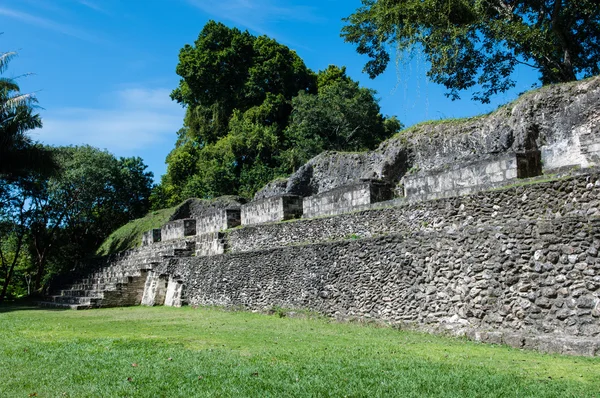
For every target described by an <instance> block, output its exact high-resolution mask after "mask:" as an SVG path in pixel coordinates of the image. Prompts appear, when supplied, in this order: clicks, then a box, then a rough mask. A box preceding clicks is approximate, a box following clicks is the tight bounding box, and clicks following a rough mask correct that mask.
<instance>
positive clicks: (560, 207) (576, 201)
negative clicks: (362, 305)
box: [226, 173, 600, 253]
mask: <svg viewBox="0 0 600 398" xmlns="http://www.w3.org/2000/svg"><path fill="white" fill-rule="evenodd" d="M599 180H600V174H598V173H590V174H584V175H579V176H574V177H568V178H563V179H558V180H556V181H551V182H538V183H535V184H531V183H532V182H535V180H533V181H530V183H529V184H528V185H522V186H515V187H509V188H504V189H498V190H494V191H488V192H478V193H476V194H473V195H469V196H463V197H454V198H444V199H439V200H431V201H426V202H407V201H402V200H397V201H391V202H383V203H382V204H381V205H386V204H387V205H388V206H390V207H387V208H380V209H373V210H368V211H356V212H352V213H346V214H340V215H338V216H336V217H327V218H316V219H306V220H305V219H302V220H296V221H293V222H286V223H278V224H265V225H255V226H247V227H244V228H240V229H234V230H231V231H227V233H226V239H227V243H228V250H229V252H230V253H239V252H245V251H251V250H263V249H268V248H273V247H279V246H288V245H300V244H308V243H319V242H327V241H332V240H340V239H358V238H368V237H374V236H381V235H388V234H400V235H402V236H406V237H410V236H411V234H414V233H416V232H419V231H424V232H429V231H447V232H452V231H453V230H455V229H457V228H459V227H465V226H469V225H489V224H494V225H496V224H498V225H501V224H503V223H504V222H506V221H511V220H531V219H533V220H544V219H555V218H561V217H565V216H583V217H600V181H599Z"/></svg>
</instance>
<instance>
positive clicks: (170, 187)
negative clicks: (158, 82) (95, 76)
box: [152, 21, 396, 208]
mask: <svg viewBox="0 0 600 398" xmlns="http://www.w3.org/2000/svg"><path fill="white" fill-rule="evenodd" d="M177 73H178V74H179V75H180V76H181V77H182V79H181V81H180V83H179V86H178V87H177V88H176V89H175V90H174V91H173V92H172V94H171V98H172V99H174V100H176V101H178V102H179V103H181V104H182V105H184V106H186V107H187V110H186V116H185V119H184V127H183V128H182V129H181V130H180V131H179V132H178V138H177V142H176V144H175V148H174V149H173V151H171V153H170V154H169V155H168V157H167V164H168V168H167V174H166V175H165V176H163V178H162V179H161V183H160V185H159V186H157V187H155V188H154V190H153V193H152V204H153V208H159V207H164V206H172V205H175V204H176V203H178V202H180V201H181V200H184V199H186V198H189V197H200V198H211V197H216V196H221V195H241V196H245V197H251V196H253V195H254V193H255V192H256V191H258V190H259V189H260V188H262V187H263V186H264V185H265V184H266V183H267V182H269V181H270V180H272V179H273V178H276V177H279V176H284V175H287V174H289V173H291V172H293V171H294V170H295V169H296V168H297V167H298V166H299V165H300V164H302V163H303V162H305V161H306V160H308V159H309V158H310V157H312V156H315V155H317V154H318V153H319V152H320V151H322V150H327V149H338V150H360V149H366V148H372V147H373V146H374V145H376V144H377V143H379V142H380V141H381V140H382V139H383V137H384V136H385V135H386V134H390V135H391V134H393V132H391V130H390V128H392V129H393V128H394V126H396V125H395V124H394V123H389V122H388V123H384V120H385V119H384V118H383V117H382V116H381V115H380V114H379V105H378V104H377V99H376V98H375V96H374V95H375V92H374V91H372V90H368V89H365V88H360V87H359V85H358V83H357V82H354V81H353V80H352V79H350V78H349V77H348V76H347V75H346V72H345V68H338V67H335V66H331V67H329V68H328V69H326V70H325V71H323V72H320V73H319V74H315V73H313V72H312V71H311V70H310V69H308V68H307V67H306V66H305V65H304V62H303V61H302V59H301V58H300V57H299V56H298V55H297V54H296V53H295V52H294V51H292V50H290V49H289V48H287V47H286V46H284V45H282V44H279V43H277V42H276V41H275V40H273V39H270V38H268V37H266V36H260V37H255V36H253V35H251V34H249V33H248V32H241V31H239V30H238V29H235V28H233V29H230V28H228V27H226V26H225V25H223V24H220V23H216V22H214V21H210V22H209V23H208V24H207V25H206V26H205V27H204V28H203V29H202V31H201V32H200V35H199V36H198V40H196V42H195V45H194V46H190V45H186V46H185V47H184V48H183V49H182V50H181V52H180V54H179V64H178V66H177ZM321 91H322V92H321ZM313 105H318V106H319V109H318V110H317V111H315V113H314V114H312V113H313V109H312V106H313ZM296 107H297V108H298V109H295V108H296ZM328 107H329V108H331V109H328ZM320 118H324V119H323V120H320ZM316 119H319V120H316ZM307 123H309V124H310V123H314V124H315V125H314V126H308V127H307V126H305V124H307ZM292 125H293V126H294V128H292ZM386 126H387V127H386ZM305 127H306V128H305ZM369 129H372V131H368V130H369ZM394 131H395V130H394Z"/></svg>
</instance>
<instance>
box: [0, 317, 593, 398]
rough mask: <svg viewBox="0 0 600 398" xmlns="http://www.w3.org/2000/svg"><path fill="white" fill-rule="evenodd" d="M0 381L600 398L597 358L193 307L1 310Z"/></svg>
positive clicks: (106, 393) (18, 390)
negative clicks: (545, 353)
mask: <svg viewBox="0 0 600 398" xmlns="http://www.w3.org/2000/svg"><path fill="white" fill-rule="evenodd" d="M0 375H1V377H0V397H31V396H37V397H244V396H247V397H265V396H272V397H287V396H299V397H300V396H301V397H304V396H314V397H328V396H332V397H344V396H348V397H377V396H382V397H424V396H435V397H467V396H473V397H484V396H485V397H487V396H489V397H530V396H544V397H600V358H582V357H566V356H558V355H542V354H539V353H535V352H529V351H520V350H515V349H511V348H508V347H500V346H489V345H483V344H476V343H471V342H465V341H461V340H456V339H449V338H442V337H434V336H430V335H425V334H419V333H412V332H404V331H398V330H394V329H391V328H385V327H376V326H365V325H358V324H340V323H336V322H332V321H328V320H325V319H318V318H303V319H299V318H289V317H284V318H280V317H278V316H268V315H261V314H253V313H247V312H226V311H223V310H219V309H202V308H200V309H194V308H190V307H184V308H167V307H155V308H147V307H133V308H115V309H101V310H90V311H59V310H42V309H36V308H27V307H18V306H4V307H0Z"/></svg>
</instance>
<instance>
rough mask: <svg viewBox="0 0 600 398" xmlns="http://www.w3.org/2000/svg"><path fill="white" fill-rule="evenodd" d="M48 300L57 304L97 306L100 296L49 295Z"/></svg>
mask: <svg viewBox="0 0 600 398" xmlns="http://www.w3.org/2000/svg"><path fill="white" fill-rule="evenodd" d="M48 300H49V301H50V302H52V303H57V304H69V305H70V304H77V305H89V306H99V305H100V304H101V303H102V298H101V297H71V296H60V295H57V296H50V297H48Z"/></svg>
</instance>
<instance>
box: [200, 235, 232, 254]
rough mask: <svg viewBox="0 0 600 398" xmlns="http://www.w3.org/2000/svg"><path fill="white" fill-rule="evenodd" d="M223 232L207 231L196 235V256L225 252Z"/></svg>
mask: <svg viewBox="0 0 600 398" xmlns="http://www.w3.org/2000/svg"><path fill="white" fill-rule="evenodd" d="M225 245H226V237H225V233H224V232H207V233H205V234H199V235H198V236H196V256H197V257H200V256H215V255H217V254H223V253H225Z"/></svg>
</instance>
